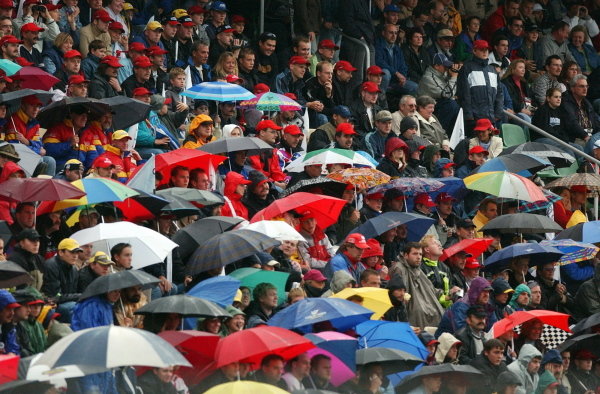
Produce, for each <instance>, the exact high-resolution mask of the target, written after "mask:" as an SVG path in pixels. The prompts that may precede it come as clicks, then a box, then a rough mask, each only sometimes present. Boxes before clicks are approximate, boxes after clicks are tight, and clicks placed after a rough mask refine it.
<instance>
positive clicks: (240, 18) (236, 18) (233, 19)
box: [230, 15, 246, 25]
mask: <svg viewBox="0 0 600 394" xmlns="http://www.w3.org/2000/svg"><path fill="white" fill-rule="evenodd" d="M230 21H231V24H232V25H233V24H238V23H244V24H245V23H246V18H244V17H243V16H241V15H233V16H232V17H231V18H230Z"/></svg>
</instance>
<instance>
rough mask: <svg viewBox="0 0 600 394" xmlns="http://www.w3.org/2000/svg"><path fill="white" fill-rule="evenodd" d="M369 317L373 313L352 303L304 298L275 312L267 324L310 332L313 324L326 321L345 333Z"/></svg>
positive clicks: (330, 299) (335, 299) (332, 299)
mask: <svg viewBox="0 0 600 394" xmlns="http://www.w3.org/2000/svg"><path fill="white" fill-rule="evenodd" d="M371 315H373V311H371V310H369V309H367V308H365V307H362V306H360V305H358V304H356V303H354V302H352V301H347V300H341V299H338V298H305V299H303V300H300V301H298V302H296V303H294V304H292V305H290V306H288V307H286V308H283V309H282V310H281V311H279V312H277V314H275V315H274V316H273V317H272V318H271V319H269V321H268V322H267V324H269V325H270V326H276V327H283V328H289V329H296V330H300V331H303V332H310V331H311V330H312V325H313V324H315V323H320V322H325V321H326V322H328V323H331V325H332V326H333V327H335V328H336V329H337V330H338V331H345V330H348V329H350V328H352V327H354V326H356V325H357V324H359V323H362V322H363V321H365V320H369V319H370V318H371Z"/></svg>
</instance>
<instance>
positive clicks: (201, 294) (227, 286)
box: [186, 275, 242, 308]
mask: <svg viewBox="0 0 600 394" xmlns="http://www.w3.org/2000/svg"><path fill="white" fill-rule="evenodd" d="M241 285H242V283H241V282H240V280H238V279H236V278H233V277H231V276H229V275H224V276H214V277H212V278H208V279H205V280H203V281H201V282H200V283H198V284H197V285H196V286H194V287H192V288H191V290H189V291H188V292H187V293H186V294H187V295H190V296H193V297H198V298H204V299H205V300H208V301H212V302H214V303H215V304H217V305H219V306H221V307H223V308H225V307H226V306H227V305H231V304H233V299H234V298H235V295H236V293H237V290H238V289H239V287H240V286H241Z"/></svg>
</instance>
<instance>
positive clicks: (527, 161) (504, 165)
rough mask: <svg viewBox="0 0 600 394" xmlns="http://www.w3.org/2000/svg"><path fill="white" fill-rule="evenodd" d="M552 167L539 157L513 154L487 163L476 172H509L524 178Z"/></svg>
mask: <svg viewBox="0 0 600 394" xmlns="http://www.w3.org/2000/svg"><path fill="white" fill-rule="evenodd" d="M550 165H552V164H550V162H549V161H547V160H545V159H541V158H539V157H537V156H533V155H527V154H524V153H512V154H508V155H502V156H498V157H495V158H493V159H491V160H488V161H486V162H485V163H483V164H482V165H481V166H480V167H479V168H478V169H477V170H476V173H480V172H491V171H508V172H513V173H519V174H520V175H522V176H531V173H536V172H538V171H540V170H543V169H544V168H546V167H548V166H550Z"/></svg>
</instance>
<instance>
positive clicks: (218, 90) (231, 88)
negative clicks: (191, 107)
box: [181, 82, 254, 101]
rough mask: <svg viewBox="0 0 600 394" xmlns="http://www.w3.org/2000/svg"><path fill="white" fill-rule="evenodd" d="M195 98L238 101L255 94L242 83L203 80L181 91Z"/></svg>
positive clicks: (183, 94) (184, 94)
mask: <svg viewBox="0 0 600 394" xmlns="http://www.w3.org/2000/svg"><path fill="white" fill-rule="evenodd" d="M181 95H182V96H186V97H190V98H192V99H194V100H215V101H238V100H248V99H251V98H253V97H254V94H252V93H251V92H249V91H248V90H246V89H244V88H243V87H241V86H240V85H236V84H234V83H227V82H202V83H200V84H198V85H194V86H192V87H191V88H189V89H188V90H186V91H184V92H183V93H181Z"/></svg>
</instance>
